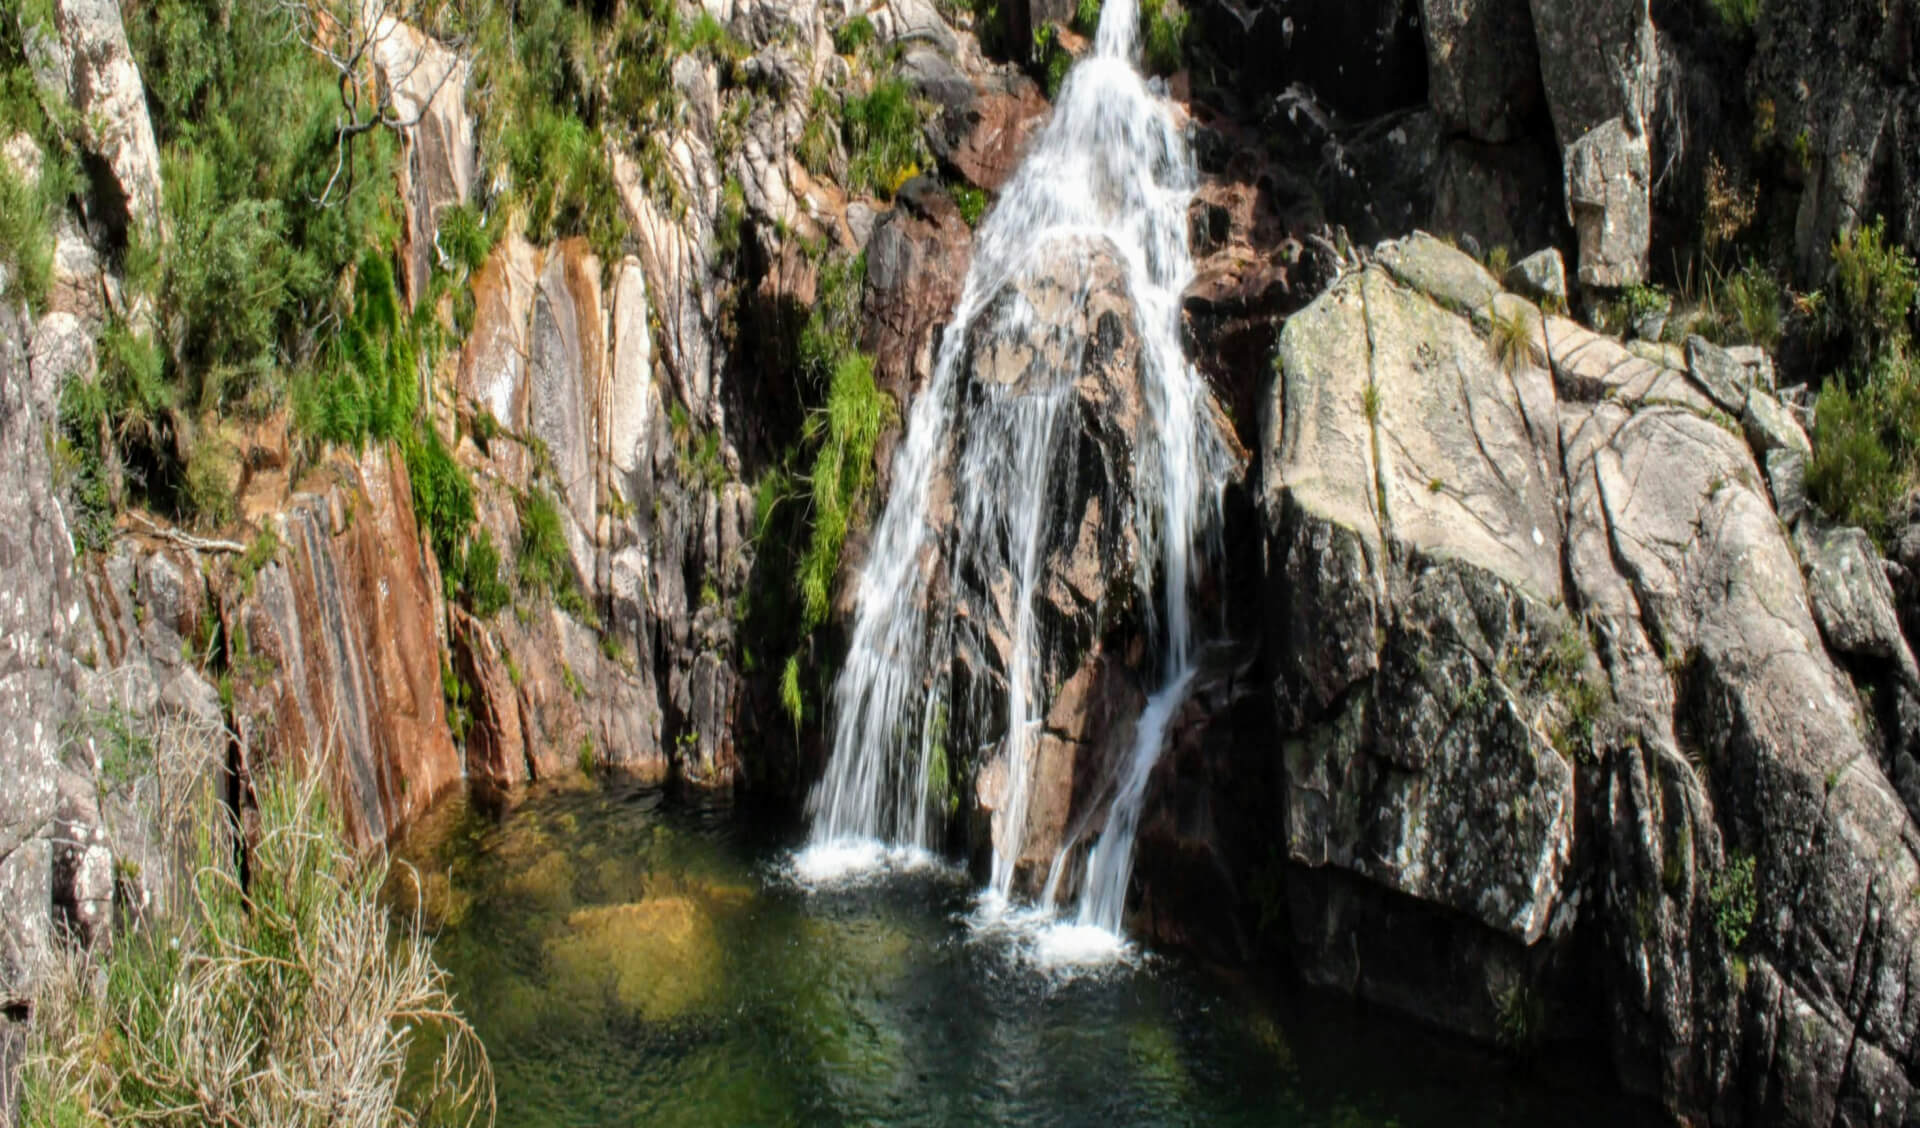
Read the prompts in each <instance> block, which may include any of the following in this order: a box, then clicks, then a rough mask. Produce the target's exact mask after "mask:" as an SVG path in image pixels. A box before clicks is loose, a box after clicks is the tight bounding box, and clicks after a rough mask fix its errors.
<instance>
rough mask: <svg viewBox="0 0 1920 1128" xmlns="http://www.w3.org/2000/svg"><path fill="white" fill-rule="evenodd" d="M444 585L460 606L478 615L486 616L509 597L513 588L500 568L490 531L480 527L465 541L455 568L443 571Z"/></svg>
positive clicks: (503, 603) (497, 608)
mask: <svg viewBox="0 0 1920 1128" xmlns="http://www.w3.org/2000/svg"><path fill="white" fill-rule="evenodd" d="M447 582H448V586H449V587H450V588H451V589H452V594H453V595H454V596H455V597H456V598H458V599H459V600H460V602H461V604H462V605H463V606H465V607H466V609H467V610H468V611H470V612H472V613H473V614H475V615H477V616H479V617H480V618H482V619H485V618H488V617H490V616H492V615H494V614H496V613H497V612H499V611H500V610H501V609H502V608H504V607H506V606H507V604H509V603H511V602H512V601H513V592H512V590H511V589H509V588H508V587H507V581H506V578H505V575H504V573H503V572H502V569H501V563H500V550H499V549H498V548H495V547H494V544H493V534H492V533H489V532H488V531H487V530H486V529H484V528H482V529H480V530H479V531H478V532H476V533H474V534H473V537H472V538H471V539H470V540H468V541H467V550H466V552H465V553H464V554H462V555H461V557H460V567H459V569H458V571H457V572H455V571H454V570H452V569H449V570H448V572H447Z"/></svg>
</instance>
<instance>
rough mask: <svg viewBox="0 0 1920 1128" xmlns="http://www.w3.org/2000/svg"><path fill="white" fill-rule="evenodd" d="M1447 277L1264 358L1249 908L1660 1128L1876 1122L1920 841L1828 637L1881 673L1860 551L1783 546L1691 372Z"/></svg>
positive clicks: (1329, 301) (1365, 282)
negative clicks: (1586, 1081)
mask: <svg viewBox="0 0 1920 1128" xmlns="http://www.w3.org/2000/svg"><path fill="white" fill-rule="evenodd" d="M1456 254H1457V253H1456V252H1452V251H1450V250H1449V249H1448V248H1446V247H1444V245H1440V244H1436V243H1433V242H1431V241H1425V240H1417V239H1416V240H1408V241H1406V242H1403V243H1401V244H1399V245H1396V246H1393V247H1388V248H1383V249H1382V250H1381V251H1380V252H1379V254H1378V259H1379V262H1380V264H1381V265H1374V266H1370V267H1368V268H1366V269H1365V270H1363V271H1362V272H1360V273H1359V274H1357V275H1352V276H1349V277H1347V278H1345V279H1343V280H1342V281H1341V282H1340V283H1339V284H1337V285H1336V286H1334V287H1333V288H1332V289H1331V290H1330V291H1329V292H1328V293H1327V294H1326V295H1324V296H1323V297H1321V298H1320V299H1318V300H1317V301H1316V302H1315V303H1314V304H1313V305H1311V306H1309V307H1308V308H1307V309H1306V310H1304V311H1303V312H1301V313H1300V314H1298V315H1296V316H1295V317H1294V318H1292V319H1291V320H1290V321H1289V322H1288V324H1287V326H1286V329H1285V330H1284V332H1283V334H1282V337H1281V342H1280V348H1279V361H1280V364H1279V368H1280V375H1279V378H1278V380H1277V381H1276V383H1275V387H1274V392H1273V395H1272V398H1271V399H1270V401H1269V403H1268V406H1267V410H1266V416H1265V421H1264V425H1263V426H1264V430H1263V440H1262V445H1263V447H1264V451H1265V459H1264V469H1263V472H1262V477H1261V480H1260V483H1259V494H1258V497H1259V528H1260V530H1261V537H1262V543H1263V551H1264V559H1265V565H1264V567H1265V573H1266V581H1265V590H1264V596H1263V603H1264V607H1263V621H1264V624H1265V632H1264V633H1265V656H1264V659H1263V667H1264V669H1265V670H1266V673H1267V677H1268V678H1269V682H1268V684H1269V686H1270V689H1269V691H1268V692H1269V698H1270V701H1271V703H1272V709H1273V715H1274V728H1275V730H1276V733H1275V736H1274V737H1273V739H1276V740H1277V741H1278V752H1279V756H1278V758H1277V762H1276V763H1275V764H1274V766H1273V768H1272V772H1271V774H1272V782H1271V784H1269V786H1272V787H1274V788H1276V789H1277V790H1276V802H1277V804H1278V807H1279V810H1280V811H1281V812H1282V822H1283V826H1284V842H1283V843H1282V844H1281V850H1282V851H1283V852H1282V853H1281V854H1280V855H1279V856H1278V857H1277V858H1274V857H1271V856H1269V857H1266V858H1262V857H1261V856H1260V854H1261V851H1262V850H1264V849H1266V847H1265V846H1263V845H1261V844H1257V843H1256V844H1251V845H1249V846H1248V847H1247V848H1246V849H1247V851H1248V855H1243V857H1244V858H1246V860H1245V861H1243V863H1242V864H1244V865H1247V866H1249V867H1251V869H1252V873H1253V876H1252V877H1251V878H1250V879H1249V880H1253V881H1256V882H1257V883H1258V888H1259V890H1260V892H1259V894H1258V896H1259V897H1260V898H1261V899H1262V900H1261V903H1262V905H1263V906H1265V907H1263V908H1262V910H1261V915H1262V919H1263V920H1264V921H1266V922H1267V927H1268V929H1269V930H1273V929H1276V928H1277V929H1278V931H1279V934H1280V937H1279V938H1280V939H1283V940H1284V943H1285V945H1286V947H1287V949H1288V950H1289V952H1290V953H1291V956H1292V959H1293V960H1294V961H1295V962H1296V964H1297V966H1298V967H1300V969H1301V970H1302V971H1303V973H1304V974H1305V975H1306V976H1307V977H1308V978H1309V979H1312V980H1314V981H1317V982H1321V983H1325V984H1327V985H1330V986H1336V987H1338V988H1340V989H1342V990H1348V991H1352V992H1355V993H1358V994H1361V995H1364V996H1366V997H1369V998H1372V999H1374V1000H1376V1001H1378V1002H1381V1003H1383V1004H1385V1005H1388V1006H1391V1007H1394V1008H1396V1009H1401V1010H1405V1011H1408V1012H1411V1013H1415V1014H1418V1015H1421V1016H1423V1017H1425V1018H1426V1019H1428V1020H1429V1021H1433V1022H1436V1023H1439V1024H1441V1025H1443V1026H1446V1027H1449V1028H1452V1029H1457V1030H1461V1031H1465V1032H1468V1033H1473V1034H1476V1035H1479V1036H1482V1037H1487V1038H1495V1037H1498V1038H1502V1039H1509V1040H1511V1039H1512V1038H1515V1037H1519V1036H1525V1037H1529V1038H1535V1037H1543V1036H1546V1037H1550V1036H1554V1035H1557V1034H1566V1035H1576V1034H1577V1035H1581V1036H1587V1037H1597V1038H1602V1039H1604V1040H1605V1041H1606V1042H1607V1043H1608V1044H1609V1045H1610V1047H1611V1052H1612V1057H1613V1061H1614V1065H1615V1068H1616V1070H1617V1071H1618V1073H1619V1075H1620V1076H1621V1077H1622V1078H1623V1079H1624V1081H1625V1082H1626V1084H1627V1086H1628V1087H1629V1088H1630V1089H1631V1090H1633V1091H1635V1092H1638V1093H1642V1094H1645V1095H1647V1096H1649V1097H1651V1098H1653V1099H1656V1100H1658V1101H1660V1102H1661V1103H1662V1104H1663V1105H1664V1106H1665V1107H1666V1109H1667V1110H1668V1111H1669V1112H1670V1113H1671V1114H1672V1115H1674V1116H1676V1117H1678V1118H1681V1119H1684V1120H1692V1121H1696V1122H1713V1123H1747V1122H1752V1123H1778V1124H1815V1123H1832V1122H1843V1123H1855V1124H1886V1125H1895V1124H1903V1123H1906V1122H1907V1120H1908V1119H1910V1117H1911V1115H1912V1112H1911V1110H1912V1108H1913V1107H1914V1105H1913V1101H1914V1099H1915V1093H1914V1083H1913V1081H1912V1078H1913V1077H1914V1076H1915V1072H1916V1065H1917V1064H1920V1044H1917V1043H1916V1032H1915V1028H1914V1026H1913V1024H1912V1023H1910V1022H1907V1021H1905V1020H1904V1019H1902V1018H1901V1017H1899V1016H1901V1015H1903V1014H1905V1013H1906V1012H1907V1011H1909V1010H1910V1009H1911V1008H1910V1007H1909V1006H1908V1004H1907V1001H1906V1000H1908V999H1910V998H1911V997H1912V996H1913V992H1914V990H1915V987H1916V982H1915V979H1914V974H1915V973H1914V970H1913V968H1912V966H1911V960H1910V958H1909V954H1910V953H1911V951H1912V950H1913V948H1914V945H1915V943H1916V941H1920V907H1916V901H1915V894H1914V891H1915V889H1916V888H1920V829H1916V826H1915V824H1914V822H1913V818H1912V816H1911V815H1910V813H1909V811H1908V808H1907V806H1906V805H1905V804H1904V803H1903V802H1902V800H1901V798H1900V795H1899V794H1898V793H1897V792H1896V789H1895V787H1894V786H1893V783H1892V782H1891V781H1890V779H1889V776H1888V774H1887V772H1888V771H1890V770H1894V768H1892V767H1883V765H1887V764H1893V765H1894V766H1895V767H1897V766H1898V763H1900V762H1902V761H1899V760H1898V758H1897V757H1888V756H1883V755H1881V754H1880V753H1879V751H1878V749H1877V748H1876V746H1875V743H1876V742H1877V741H1878V740H1880V739H1881V737H1880V736H1878V735H1876V734H1877V732H1878V731H1879V730H1877V729H1874V728H1869V727H1868V726H1867V724H1866V721H1865V720H1864V717H1865V714H1864V713H1863V711H1862V710H1861V709H1860V708H1859V707H1858V706H1857V705H1856V700H1857V698H1856V696H1855V690H1854V687H1853V684H1852V682H1851V680H1850V677H1849V674H1848V672H1847V668H1844V667H1843V666H1842V665H1841V664H1840V663H1838V662H1837V661H1836V660H1835V658H1834V657H1833V656H1832V655H1830V654H1829V651H1828V647H1829V646H1831V647H1833V648H1834V649H1835V650H1836V651H1841V652H1844V653H1845V654H1847V655H1849V656H1850V658H1849V660H1850V661H1864V662H1871V663H1882V664H1884V666H1883V667H1876V668H1888V669H1892V670H1894V671H1895V675H1896V677H1897V684H1905V683H1907V682H1908V679H1910V677H1911V670H1912V658H1911V655H1910V652H1909V651H1908V649H1907V647H1906V645H1905V643H1904V641H1903V640H1902V639H1901V638H1900V635H1899V631H1898V629H1897V622H1896V616H1895V613H1894V610H1893V608H1894V600H1893V596H1892V592H1891V590H1890V589H1889V588H1888V587H1887V583H1886V580H1885V578H1884V576H1883V574H1882V569H1881V566H1880V564H1879V562H1878V561H1877V559H1876V558H1875V557H1874V555H1873V553H1872V551H1871V547H1870V546H1869V545H1867V544H1866V543H1864V539H1863V538H1861V537H1860V536H1859V535H1858V534H1857V533H1853V532H1846V531H1842V532H1835V533H1827V534H1823V535H1821V536H1818V537H1814V538H1812V539H1807V540H1805V541H1804V543H1803V544H1802V545H1801V546H1800V547H1799V548H1798V549H1797V550H1796V546H1795V545H1794V544H1793V543H1791V542H1790V540H1789V533H1788V530H1787V525H1786V523H1785V522H1783V521H1782V520H1780V519H1779V517H1778V516H1776V513H1775V510H1774V507H1773V504H1772V502H1771V501H1770V498H1769V490H1768V487H1767V485H1766V484H1765V481H1764V479H1763V478H1762V475H1761V473H1760V470H1759V468H1758V465H1757V464H1756V460H1755V455H1756V448H1755V447H1754V446H1750V445H1749V438H1748V435H1747V433H1746V432H1744V431H1743V430H1742V429H1741V428H1740V427H1739V426H1738V425H1735V424H1732V423H1731V421H1730V419H1729V417H1728V416H1727V414H1726V413H1725V412H1724V411H1723V410H1722V409H1721V408H1720V407H1719V406H1718V404H1717V402H1716V399H1715V397H1714V396H1713V394H1712V390H1713V389H1711V388H1710V387H1709V381H1707V380H1704V379H1701V378H1699V377H1698V376H1696V375H1695V374H1693V373H1690V372H1689V371H1687V370H1686V369H1684V368H1678V367H1672V366H1670V365H1668V364H1666V363H1664V362H1663V361H1660V360H1655V359H1648V358H1646V357H1642V356H1637V355H1635V354H1634V353H1632V352H1630V351H1629V350H1627V349H1626V348H1624V347H1622V346H1621V345H1619V344H1618V343H1617V342H1614V341H1611V340H1609V339H1607V338H1605V337H1601V336H1598V335H1595V334H1593V333H1591V332H1588V331H1586V330H1584V329H1581V328H1580V327H1578V326H1575V325H1573V324H1572V323H1570V322H1567V321H1565V320H1564V319H1562V318H1558V317H1552V316H1542V315H1541V314H1540V312H1539V311H1538V310H1537V309H1535V308H1534V307H1532V306H1531V305H1529V304H1528V303H1526V302H1525V301H1522V300H1521V299H1518V298H1516V297H1514V296H1512V295H1507V294H1499V293H1497V292H1496V293H1492V294H1491V295H1489V293H1488V287H1487V286H1486V285H1485V284H1483V283H1481V282H1480V281H1478V280H1476V279H1475V278H1474V276H1473V275H1472V273H1471V271H1469V270H1468V269H1467V266H1469V265H1470V260H1463V257H1462V258H1456V257H1454V256H1455V255H1456ZM1755 442H1758V443H1759V450H1760V451H1761V453H1766V452H1768V451H1771V452H1772V456H1771V460H1777V457H1778V456H1779V455H1782V454H1787V453H1791V452H1789V451H1786V450H1785V449H1784V448H1780V447H1777V446H1770V445H1768V444H1767V443H1765V442H1762V441H1761V440H1760V438H1759V437H1758V436H1756V438H1755ZM1801 528H1802V530H1803V531H1805V530H1806V529H1808V528H1810V526H1809V525H1808V524H1807V522H1806V520H1805V519H1804V518H1803V519H1802V523H1801ZM1803 560H1804V561H1805V562H1806V564H1807V568H1808V572H1807V574H1806V576H1805V578H1803V573H1802V569H1801V564H1802V561H1803ZM1242 723H1244V722H1236V724H1242ZM1896 738H1897V734H1896V735H1895V736H1890V737H1888V739H1896ZM1223 755H1226V754H1225V753H1217V754H1215V756H1214V757H1212V758H1211V759H1209V758H1207V757H1201V758H1199V759H1197V760H1194V761H1193V763H1195V764H1204V765H1207V767H1206V770H1207V771H1209V772H1211V773H1215V774H1220V775H1223V777H1224V778H1227V779H1230V780H1231V782H1232V786H1234V787H1235V788H1245V787H1246V786H1248V783H1249V780H1258V779H1259V778H1261V776H1260V772H1259V771H1258V770H1256V769H1255V768H1253V767H1250V766H1248V765H1246V764H1244V763H1242V764H1241V765H1240V766H1239V767H1238V768H1235V769H1233V770H1231V771H1228V770H1226V769H1225V768H1224V767H1223V766H1222V765H1223V763H1225V764H1231V763H1233V762H1234V761H1232V760H1228V761H1224V762H1223V761H1222V760H1221V759H1220V756H1223ZM1183 770H1184V769H1183ZM1167 786H1168V787H1169V788H1170V789H1176V790H1177V785H1176V784H1173V783H1169V784H1168V785H1167ZM1181 802H1183V803H1186V804H1189V805H1190V804H1191V803H1192V802H1193V800H1192V799H1191V798H1186V799H1182V800H1181ZM1230 806H1231V801H1230V800H1228V799H1226V798H1224V797H1218V798H1215V799H1214V800H1212V809H1213V810H1215V811H1222V810H1227V809H1229V808H1230ZM1227 852H1228V853H1229V854H1230V853H1231V850H1228V851H1227ZM1249 855H1250V856H1249ZM1165 864H1166V863H1164V862H1157V861H1155V860H1154V859H1152V858H1150V857H1143V861H1142V866H1143V869H1144V870H1145V871H1146V872H1148V873H1153V872H1155V869H1156V866H1164V865H1165ZM1148 900H1149V901H1151V900H1153V896H1152V895H1151V894H1150V895H1149V897H1148ZM1516 1024H1518V1025H1516Z"/></svg>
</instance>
